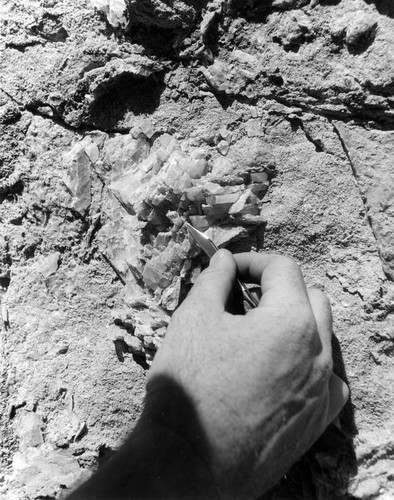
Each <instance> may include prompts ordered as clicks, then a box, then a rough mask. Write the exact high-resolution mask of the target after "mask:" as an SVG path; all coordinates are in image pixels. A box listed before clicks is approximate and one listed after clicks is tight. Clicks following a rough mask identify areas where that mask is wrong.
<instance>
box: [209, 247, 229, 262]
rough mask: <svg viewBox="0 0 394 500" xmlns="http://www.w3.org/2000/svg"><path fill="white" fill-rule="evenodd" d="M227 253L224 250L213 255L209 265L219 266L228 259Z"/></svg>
mask: <svg viewBox="0 0 394 500" xmlns="http://www.w3.org/2000/svg"><path fill="white" fill-rule="evenodd" d="M226 253H227V252H226V250H224V249H223V248H222V249H221V250H218V251H217V252H216V253H214V254H213V255H212V257H211V260H210V263H209V264H210V265H213V266H215V265H216V264H219V263H220V262H221V261H222V260H223V259H224V258H225V257H226Z"/></svg>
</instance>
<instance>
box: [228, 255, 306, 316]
mask: <svg viewBox="0 0 394 500" xmlns="http://www.w3.org/2000/svg"><path fill="white" fill-rule="evenodd" d="M234 258H235V261H236V263H237V267H238V272H239V276H240V278H241V279H242V280H244V281H252V282H253V283H260V285H261V291H262V297H261V299H260V304H259V307H275V308H277V307H278V306H279V305H280V304H287V305H291V306H300V305H303V306H305V305H307V306H308V307H309V308H310V303H309V298H308V292H307V289H306V286H305V282H304V277H303V275H302V272H301V269H300V267H299V266H298V264H297V263H296V262H295V261H294V260H293V259H290V258H289V257H284V256H281V255H275V254H263V253H253V252H251V253H239V254H235V255H234Z"/></svg>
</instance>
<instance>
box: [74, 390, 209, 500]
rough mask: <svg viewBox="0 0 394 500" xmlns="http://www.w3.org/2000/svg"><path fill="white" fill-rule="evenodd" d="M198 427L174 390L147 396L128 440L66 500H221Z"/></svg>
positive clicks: (189, 409) (193, 417) (161, 391)
mask: <svg viewBox="0 0 394 500" xmlns="http://www.w3.org/2000/svg"><path fill="white" fill-rule="evenodd" d="M195 424H196V422H195V416H193V411H192V409H191V408H190V407H189V406H188V405H187V404H185V401H184V398H183V397H181V396H180V394H179V389H178V388H176V387H175V386H169V387H166V388H164V387H163V388H161V389H160V391H158V392H156V391H155V393H154V394H153V395H149V394H148V396H147V399H146V404H145V408H144V411H143V414H142V415H141V418H140V420H139V421H138V423H137V426H136V428H135V429H134V431H133V432H132V434H131V435H130V437H129V438H128V439H127V440H126V442H125V443H124V444H123V446H122V447H121V448H120V450H119V451H118V452H117V453H116V454H115V455H114V457H113V458H112V459H111V460H110V461H109V462H107V463H106V464H105V465H104V466H103V467H102V468H101V469H100V470H99V471H98V472H97V473H96V474H95V475H94V476H92V478H91V479H90V480H89V481H88V482H87V483H85V484H84V485H83V486H82V487H81V488H79V489H78V490H77V491H76V492H75V493H73V494H72V495H71V496H70V497H69V498H68V500H112V499H113V500H126V499H127V500H131V499H133V498H136V499H140V498H144V499H146V500H156V499H157V500H166V499H168V500H177V499H179V500H188V499H194V500H217V499H219V494H218V491H217V490H216V487H215V485H214V481H213V479H212V477H211V474H210V472H209V469H208V468H207V467H206V464H205V463H204V460H203V458H202V456H201V454H200V451H199V450H200V449H201V448H200V446H201V445H202V441H201V439H200V438H201V432H200V430H199V429H197V427H196V425H195Z"/></svg>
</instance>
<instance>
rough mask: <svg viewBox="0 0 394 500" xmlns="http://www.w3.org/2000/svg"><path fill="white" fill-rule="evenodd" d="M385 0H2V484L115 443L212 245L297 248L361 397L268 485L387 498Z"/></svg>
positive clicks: (389, 59) (390, 109) (299, 493)
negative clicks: (205, 239) (207, 241)
mask: <svg viewBox="0 0 394 500" xmlns="http://www.w3.org/2000/svg"><path fill="white" fill-rule="evenodd" d="M393 43H394V7H393V4H392V2H391V1H390V0H380V1H378V0H376V1H374V2H372V1H366V0H340V1H328V0H327V1H323V0H321V1H319V0H311V1H309V0H272V1H262V0H261V1H253V0H252V1H249V2H246V3H241V2H237V1H231V2H230V1H220V0H219V1H216V0H214V1H210V2H197V1H193V2H191V1H184V2H182V1H179V2H174V3H173V4H171V3H168V2H167V3H166V2H159V1H156V0H152V1H151V0H141V1H140V0H138V1H136V0H135V1H134V0H91V1H89V2H88V1H82V2H80V1H79V2H77V1H76V0H68V1H66V0H59V1H57V2H54V1H52V0H42V1H40V2H35V1H31V0H23V1H21V2H13V1H11V0H10V1H8V0H7V1H4V2H3V3H2V5H1V6H0V71H1V79H0V134H1V141H0V298H1V306H2V321H3V328H2V331H1V337H0V338H1V343H0V349H1V358H0V363H1V364H0V366H1V372H0V373H1V377H0V383H1V396H0V405H1V412H0V415H1V416H0V426H1V432H0V435H1V439H2V444H1V446H0V460H1V464H2V468H1V474H0V492H1V493H0V496H1V497H2V498H5V499H9V500H19V499H21V500H22V499H39V498H51V499H52V498H53V499H55V498H60V497H61V495H63V494H64V493H65V492H67V491H70V489H71V488H72V485H73V484H75V483H77V482H78V481H82V480H83V479H84V478H86V477H87V476H88V475H89V474H90V471H91V470H93V469H95V468H96V467H97V466H100V465H101V464H102V463H103V462H105V460H106V459H107V458H109V457H110V456H111V454H112V453H113V450H115V449H116V448H117V447H118V446H119V444H120V443H121V441H122V440H123V439H124V437H125V436H126V435H127V433H128V432H129V431H130V430H131V429H132V428H133V426H134V423H135V422H136V420H137V419H138V416H139V414H140V411H141V407H142V402H143V396H144V380H145V374H146V370H147V369H148V368H149V364H150V362H151V360H152V359H153V357H154V355H155V352H156V350H157V349H158V347H159V346H160V343H161V341H162V339H163V338H164V336H165V332H166V326H167V324H168V321H169V319H170V317H171V314H172V312H173V311H174V310H175V309H176V307H177V306H178V305H179V303H180V302H181V301H182V300H183V298H184V297H185V295H186V294H187V292H188V290H189V289H190V287H191V286H192V284H193V282H194V280H195V278H196V277H197V275H198V274H199V272H200V271H201V269H202V267H203V266H204V265H205V264H206V263H207V259H206V257H204V256H203V255H202V254H201V251H200V249H198V248H197V247H196V246H195V244H193V242H191V241H190V240H189V238H188V235H187V231H186V230H185V227H184V223H185V221H189V222H191V223H192V224H193V225H194V226H195V227H197V228H199V229H200V230H202V231H205V232H206V233H207V234H209V236H210V237H211V238H212V239H213V240H214V241H215V242H216V244H217V245H218V246H221V247H226V248H229V249H230V250H231V251H233V252H238V251H244V250H256V251H273V252H279V253H284V254H287V255H291V256H292V257H294V258H295V259H296V260H297V261H298V262H299V263H300V264H301V266H302V268H303V270H304V272H305V275H306V280H307V284H308V285H309V286H318V287H320V288H322V289H324V290H325V292H326V293H327V294H328V296H329V297H330V300H331V303H332V308H333V312H334V332H335V336H336V339H335V342H334V358H335V370H336V372H337V373H339V374H340V375H341V376H342V377H344V378H345V379H346V380H348V382H349V385H350V389H351V402H350V403H349V404H348V405H347V407H346V408H345V410H344V411H343V413H342V414H341V416H340V418H339V419H338V420H337V421H336V422H335V423H334V424H333V425H332V426H331V427H330V428H329V429H328V430H327V431H326V433H325V434H324V435H323V436H322V438H321V439H320V440H319V441H318V442H317V443H316V444H315V445H314V447H313V448H312V449H311V450H310V451H309V452H308V454H307V455H306V456H305V457H304V458H303V459H302V460H301V461H300V462H299V463H298V464H296V465H295V466H294V467H293V469H292V470H291V471H290V472H289V474H288V475H287V476H286V478H285V479H283V481H282V482H281V483H280V484H279V485H278V486H277V487H276V488H274V489H273V490H272V491H271V492H270V493H269V494H267V495H266V496H265V497H264V498H266V499H271V500H274V499H278V500H279V499H281V500H283V499H295V498H300V499H307V498H313V499H315V498H316V499H324V500H331V499H346V498H347V499H354V498H357V499H358V498H360V499H369V498H379V499H383V500H388V499H390V498H392V479H393V478H392V469H393V459H392V456H393V455H392V449H393V443H392V440H393V438H392V436H393V432H394V410H393V408H394V392H393V389H392V387H393V370H392V367H391V358H392V356H393V332H394V322H393V317H392V312H393V300H394V286H393V283H392V280H393V279H394V253H393V243H394V237H393V234H394V222H393V221H394V211H393V208H392V205H393V199H394V182H393V173H392V163H393V157H394V146H393V139H394V137H393V125H394V71H393V70H394V53H393V49H392V47H393Z"/></svg>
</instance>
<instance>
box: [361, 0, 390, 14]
mask: <svg viewBox="0 0 394 500" xmlns="http://www.w3.org/2000/svg"><path fill="white" fill-rule="evenodd" d="M364 1H365V2H366V3H367V4H369V5H370V4H373V5H375V7H376V9H377V11H378V12H379V13H380V14H383V15H384V16H388V17H394V3H393V0H364Z"/></svg>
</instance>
